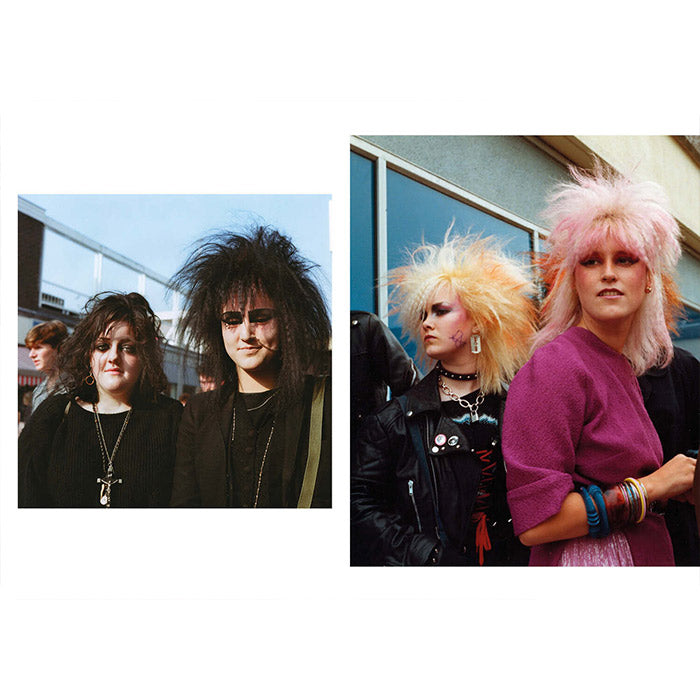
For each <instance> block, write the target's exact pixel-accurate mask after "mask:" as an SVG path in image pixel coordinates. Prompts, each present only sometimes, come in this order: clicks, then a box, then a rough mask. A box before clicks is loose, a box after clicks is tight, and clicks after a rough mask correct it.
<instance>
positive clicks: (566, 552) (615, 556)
mask: <svg viewBox="0 0 700 700" xmlns="http://www.w3.org/2000/svg"><path fill="white" fill-rule="evenodd" d="M559 566H634V560H633V559H632V551H631V550H630V546H629V543H628V542H627V538H626V537H625V536H624V535H623V534H622V533H621V532H613V533H611V534H610V535H608V536H607V537H603V538H600V539H596V538H593V537H577V538H576V539H573V540H569V541H568V542H567V543H566V544H565V545H564V549H563V550H562V553H561V558H560V559H559Z"/></svg>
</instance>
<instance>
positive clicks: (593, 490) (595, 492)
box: [588, 484, 610, 537]
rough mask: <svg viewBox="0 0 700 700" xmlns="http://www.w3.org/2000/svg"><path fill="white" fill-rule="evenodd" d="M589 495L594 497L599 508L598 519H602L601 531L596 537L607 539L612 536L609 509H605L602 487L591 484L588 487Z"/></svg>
mask: <svg viewBox="0 0 700 700" xmlns="http://www.w3.org/2000/svg"><path fill="white" fill-rule="evenodd" d="M588 493H589V494H590V495H591V496H592V497H593V500H594V501H595V504H596V507H597V508H598V517H599V518H600V530H599V531H598V534H597V535H594V537H607V536H608V535H609V534H610V524H609V523H608V509H607V508H606V507H605V499H604V498H603V492H602V491H601V490H600V486H596V485H595V484H591V485H590V486H589V487H588Z"/></svg>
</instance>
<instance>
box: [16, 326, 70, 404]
mask: <svg viewBox="0 0 700 700" xmlns="http://www.w3.org/2000/svg"><path fill="white" fill-rule="evenodd" d="M67 337H68V329H67V328H66V326H65V324H64V323H62V322H61V321H46V322H45V323H40V324H38V325H37V326H34V327H33V328H32V329H31V330H30V331H29V333H27V335H26V337H25V339H24V344H25V345H26V346H27V348H29V357H30V359H31V361H32V362H33V363H34V367H35V369H37V370H38V371H39V372H41V373H42V374H44V375H45V376H44V379H42V381H41V383H40V384H39V385H38V386H37V387H36V388H35V389H34V393H33V394H32V404H31V405H32V412H34V411H36V408H37V406H38V405H39V404H40V403H41V402H42V401H44V400H45V399H46V398H47V397H49V396H51V394H52V393H54V392H55V391H56V390H57V388H58V386H57V383H58V375H59V368H58V352H59V350H60V348H61V344H62V343H63V341H65V339H66V338H67Z"/></svg>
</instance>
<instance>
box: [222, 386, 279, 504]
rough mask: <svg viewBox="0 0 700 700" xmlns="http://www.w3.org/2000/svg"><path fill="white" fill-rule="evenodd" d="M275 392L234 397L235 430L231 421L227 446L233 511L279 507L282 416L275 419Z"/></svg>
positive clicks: (241, 394) (242, 394)
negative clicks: (230, 465)
mask: <svg viewBox="0 0 700 700" xmlns="http://www.w3.org/2000/svg"><path fill="white" fill-rule="evenodd" d="M275 393H276V390H274V389H273V390H272V391H264V392H261V393H258V394H244V393H238V395H237V396H236V399H235V403H234V412H235V413H234V415H235V431H234V430H233V421H232V426H231V431H232V440H231V442H230V443H229V459H230V460H231V464H232V469H231V478H232V484H233V488H232V494H231V496H232V505H233V506H234V507H235V508H250V507H253V506H255V507H257V508H270V507H279V506H281V504H282V501H283V498H282V492H283V487H282V458H283V454H284V444H283V436H284V415H278V416H275V408H276V405H275ZM258 484H259V486H258ZM256 494H257V504H256Z"/></svg>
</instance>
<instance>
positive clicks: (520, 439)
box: [503, 164, 695, 566]
mask: <svg viewBox="0 0 700 700" xmlns="http://www.w3.org/2000/svg"><path fill="white" fill-rule="evenodd" d="M571 173H572V176H573V178H574V182H572V183H566V184H562V185H560V186H559V187H558V188H557V189H556V190H555V191H554V193H553V195H552V196H551V198H550V206H549V208H548V210H547V211H546V212H545V213H546V215H547V216H548V218H549V219H550V221H551V223H552V230H551V234H550V237H549V241H548V243H549V251H548V254H547V255H546V256H545V258H544V261H543V263H542V268H543V279H544V283H545V286H546V287H547V288H548V290H549V291H548V294H547V297H546V299H545V302H544V304H543V307H542V324H541V328H540V330H539V331H538V333H537V334H536V335H535V337H534V342H533V350H534V353H533V355H532V357H531V358H530V360H529V361H528V362H527V364H526V365H525V366H524V367H523V368H522V369H521V370H520V371H519V372H518V374H517V375H516V377H515V378H514V380H513V382H512V384H511V387H510V390H509V393H508V400H507V403H506V410H505V416H504V428H503V453H504V457H505V460H506V464H507V467H508V502H509V505H510V508H511V512H512V515H513V525H514V529H515V532H516V534H517V535H519V537H520V539H521V541H522V542H523V543H524V544H526V545H528V546H531V547H532V551H531V557H530V564H531V565H554V566H557V565H559V566H568V565H575V566H585V565H592V566H595V565H598V566H600V565H610V566H640V565H673V563H674V561H673V550H672V547H671V541H670V538H669V535H668V531H667V529H666V526H665V524H664V520H663V517H662V516H661V515H660V514H658V513H657V512H654V511H655V507H654V506H655V504H656V503H657V502H663V501H666V500H667V499H669V498H673V497H676V496H678V497H681V498H684V497H685V496H686V495H687V494H688V491H689V490H690V488H691V486H692V481H693V475H694V472H695V460H694V459H691V458H689V457H685V456H683V455H677V456H676V457H674V458H673V459H672V460H670V461H669V462H667V463H666V464H664V465H662V464H661V462H662V449H661V443H660V442H659V438H658V436H657V433H656V431H655V430H654V427H653V425H652V423H651V421H650V419H649V416H648V415H647V412H646V410H645V408H644V404H643V401H642V396H641V392H640V390H639V386H638V383H637V379H636V377H637V376H639V375H641V374H643V373H644V372H645V371H646V370H648V369H650V368H651V367H653V366H665V365H667V364H668V363H669V362H670V361H671V359H672V357H673V347H672V344H671V338H670V335H669V327H671V326H672V323H673V318H674V315H675V312H676V311H677V307H678V305H679V296H678V292H677V289H676V286H675V282H674V280H673V273H674V268H675V265H676V263H677V261H678V258H679V257H680V246H679V243H678V238H679V235H680V232H679V229H678V225H677V223H676V221H675V220H674V218H673V216H672V215H671V214H670V213H669V210H668V203H667V200H666V197H665V195H664V192H663V191H662V189H661V188H660V187H659V186H658V185H656V184H655V183H652V182H643V183H634V182H632V181H631V180H630V179H628V178H625V177H622V176H619V175H615V174H613V173H612V172H610V171H609V170H605V169H603V168H602V167H601V166H600V165H599V164H596V167H595V169H594V171H593V173H591V174H587V173H584V172H583V171H579V170H576V169H574V168H572V169H571Z"/></svg>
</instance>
